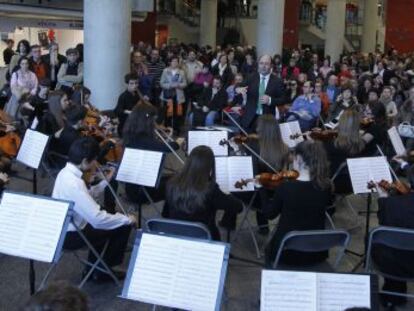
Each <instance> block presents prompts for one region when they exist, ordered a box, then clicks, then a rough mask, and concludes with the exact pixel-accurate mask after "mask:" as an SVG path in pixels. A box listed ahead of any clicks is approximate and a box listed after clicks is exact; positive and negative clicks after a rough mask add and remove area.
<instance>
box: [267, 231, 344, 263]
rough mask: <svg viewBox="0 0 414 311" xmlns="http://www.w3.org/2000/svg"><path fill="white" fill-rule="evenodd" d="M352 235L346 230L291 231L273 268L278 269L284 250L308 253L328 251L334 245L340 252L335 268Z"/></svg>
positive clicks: (280, 248)
mask: <svg viewBox="0 0 414 311" xmlns="http://www.w3.org/2000/svg"><path fill="white" fill-rule="evenodd" d="M350 239H351V237H350V235H349V233H348V232H347V231H345V230H308V231H291V232H288V233H287V234H286V235H285V236H284V238H283V239H282V242H281V243H280V247H279V249H278V252H277V254H276V259H275V261H274V263H273V269H276V268H277V266H278V264H279V261H280V258H281V256H282V252H283V251H285V250H292V251H300V252H306V253H316V252H322V251H328V250H330V249H332V248H334V247H338V248H339V250H338V254H337V257H336V260H335V264H334V265H333V267H332V268H333V269H334V270H335V269H336V268H337V267H338V265H339V262H340V261H341V259H342V257H343V256H344V254H345V249H346V248H347V246H348V244H349V241H350Z"/></svg>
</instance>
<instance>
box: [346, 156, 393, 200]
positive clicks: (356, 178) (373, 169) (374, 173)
mask: <svg viewBox="0 0 414 311" xmlns="http://www.w3.org/2000/svg"><path fill="white" fill-rule="evenodd" d="M346 161H347V164H348V170H349V175H350V178H351V183H352V189H353V191H354V193H355V194H358V193H368V192H370V190H369V189H368V182H370V181H375V182H380V181H381V180H382V179H384V180H387V181H389V182H392V178H391V173H390V170H389V168H388V163H387V159H386V158H385V157H367V158H355V159H347V160H346Z"/></svg>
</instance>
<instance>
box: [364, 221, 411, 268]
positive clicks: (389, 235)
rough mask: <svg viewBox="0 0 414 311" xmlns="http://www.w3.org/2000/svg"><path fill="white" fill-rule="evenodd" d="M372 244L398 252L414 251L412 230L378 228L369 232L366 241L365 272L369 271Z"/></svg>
mask: <svg viewBox="0 0 414 311" xmlns="http://www.w3.org/2000/svg"><path fill="white" fill-rule="evenodd" d="M373 244H380V245H384V246H388V247H392V248H394V249H398V250H405V251H414V230H413V229H405V228H398V227H385V226H380V227H377V228H374V229H372V230H371V232H370V234H369V239H368V248H367V254H366V259H365V260H366V262H365V270H366V271H369V270H370V264H371V251H372V245H373Z"/></svg>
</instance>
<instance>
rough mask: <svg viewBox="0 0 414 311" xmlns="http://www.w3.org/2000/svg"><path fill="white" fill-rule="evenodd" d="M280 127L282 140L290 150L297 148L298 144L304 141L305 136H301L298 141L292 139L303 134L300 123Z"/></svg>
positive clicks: (288, 123)
mask: <svg viewBox="0 0 414 311" xmlns="http://www.w3.org/2000/svg"><path fill="white" fill-rule="evenodd" d="M279 127H280V133H281V134H282V139H283V141H284V142H285V144H286V145H288V147H289V148H294V147H296V145H297V144H299V143H300V142H302V141H303V140H304V139H303V136H299V137H298V138H296V139H292V138H290V136H291V135H295V134H302V130H301V129H300V126H299V122H298V121H292V122H286V123H280V124H279Z"/></svg>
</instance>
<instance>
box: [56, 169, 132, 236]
mask: <svg viewBox="0 0 414 311" xmlns="http://www.w3.org/2000/svg"><path fill="white" fill-rule="evenodd" d="M105 186H106V182H105V181H103V182H101V183H100V184H98V185H97V186H95V187H93V188H92V189H91V190H88V188H87V187H86V185H85V182H84V181H83V179H82V171H81V170H79V169H78V168H77V167H76V166H75V165H73V164H72V163H67V164H66V166H65V167H64V168H63V169H62V170H61V171H60V172H59V174H58V176H57V178H56V181H55V186H54V188H53V193H52V197H53V198H55V199H61V200H67V201H73V202H74V203H75V204H74V216H73V222H74V223H75V224H76V226H77V227H79V228H80V229H83V228H85V226H86V224H87V223H89V224H90V225H91V226H92V227H93V228H95V229H101V230H111V229H115V228H118V227H121V226H123V225H129V224H131V221H130V219H129V218H128V217H127V216H124V215H122V214H120V213H116V214H109V213H107V212H106V211H104V210H101V209H100V206H99V204H98V203H96V202H95V200H94V199H93V197H92V192H95V193H97V192H101V191H103V189H104V188H105ZM68 231H76V228H75V227H74V225H73V224H72V223H70V224H69V228H68Z"/></svg>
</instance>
